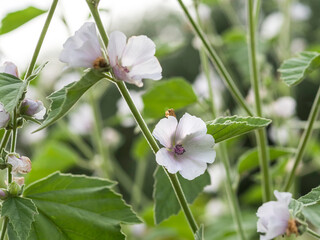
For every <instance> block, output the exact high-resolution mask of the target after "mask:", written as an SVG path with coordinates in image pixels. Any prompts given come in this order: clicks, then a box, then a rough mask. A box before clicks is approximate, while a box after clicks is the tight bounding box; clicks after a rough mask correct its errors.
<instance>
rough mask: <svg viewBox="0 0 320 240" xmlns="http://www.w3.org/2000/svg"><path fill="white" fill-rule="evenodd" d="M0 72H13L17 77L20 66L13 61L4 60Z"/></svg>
mask: <svg viewBox="0 0 320 240" xmlns="http://www.w3.org/2000/svg"><path fill="white" fill-rule="evenodd" d="M0 72H4V73H7V74H11V75H13V76H15V77H17V78H18V77H19V73H18V68H17V66H16V65H15V64H14V63H13V62H4V64H3V66H2V67H1V70H0Z"/></svg>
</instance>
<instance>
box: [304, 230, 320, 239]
mask: <svg viewBox="0 0 320 240" xmlns="http://www.w3.org/2000/svg"><path fill="white" fill-rule="evenodd" d="M307 233H309V234H310V235H311V236H314V237H316V238H318V239H320V234H318V233H316V232H314V231H312V230H311V229H310V228H307Z"/></svg>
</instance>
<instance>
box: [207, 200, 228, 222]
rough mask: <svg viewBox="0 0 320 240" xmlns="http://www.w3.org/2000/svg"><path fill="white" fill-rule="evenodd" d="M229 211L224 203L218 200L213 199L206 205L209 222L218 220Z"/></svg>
mask: <svg viewBox="0 0 320 240" xmlns="http://www.w3.org/2000/svg"><path fill="white" fill-rule="evenodd" d="M227 210H228V207H227V206H226V204H225V202H224V201H221V200H218V199H212V200H210V201H209V202H208V203H207V204H206V208H205V218H206V220H207V221H212V220H213V219H217V217H219V216H221V215H222V214H224V213H225V212H226V211H227Z"/></svg>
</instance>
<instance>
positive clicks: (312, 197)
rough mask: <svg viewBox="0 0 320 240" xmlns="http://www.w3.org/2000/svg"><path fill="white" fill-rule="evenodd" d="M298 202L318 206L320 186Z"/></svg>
mask: <svg viewBox="0 0 320 240" xmlns="http://www.w3.org/2000/svg"><path fill="white" fill-rule="evenodd" d="M298 201H299V202H301V203H303V204H305V205H308V206H311V205H314V204H317V203H318V202H319V201H320V186H318V187H316V188H313V189H312V190H311V191H310V192H309V193H307V194H306V195H304V196H302V197H300V198H299V199H298Z"/></svg>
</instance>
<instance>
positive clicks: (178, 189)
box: [116, 81, 198, 233]
mask: <svg viewBox="0 0 320 240" xmlns="http://www.w3.org/2000/svg"><path fill="white" fill-rule="evenodd" d="M116 85H117V87H118V89H119V91H120V93H121V95H122V97H123V98H124V100H125V101H126V102H127V104H128V106H129V108H130V110H131V113H132V115H133V117H134V119H135V121H136V123H137V124H138V126H139V127H140V130H141V132H142V133H143V135H144V137H145V139H146V140H147V142H148V144H149V146H150V147H151V149H152V151H153V152H154V154H156V153H157V152H158V151H159V149H160V148H159V146H158V144H157V142H156V140H155V139H154V137H153V136H152V134H151V132H150V130H149V128H148V126H147V124H146V123H145V121H144V119H143V117H142V116H141V114H140V112H139V110H138V109H137V107H136V105H135V104H134V102H133V100H132V98H131V96H130V93H129V90H128V89H127V87H126V85H125V83H124V82H123V81H121V82H119V81H118V82H116ZM163 170H164V171H165V173H166V174H167V176H168V178H169V180H170V182H171V185H172V187H173V190H174V192H175V194H176V197H177V199H178V202H179V203H180V206H181V209H182V210H183V212H184V214H185V216H186V218H187V221H188V223H189V225H190V227H191V229H192V232H193V233H195V232H196V231H197V230H198V225H197V223H196V221H195V219H194V217H193V215H192V212H191V210H190V208H189V206H188V203H187V200H186V197H185V195H184V193H183V190H182V187H181V185H180V182H179V180H178V177H177V175H176V174H171V173H169V172H168V171H167V169H165V168H163Z"/></svg>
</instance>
